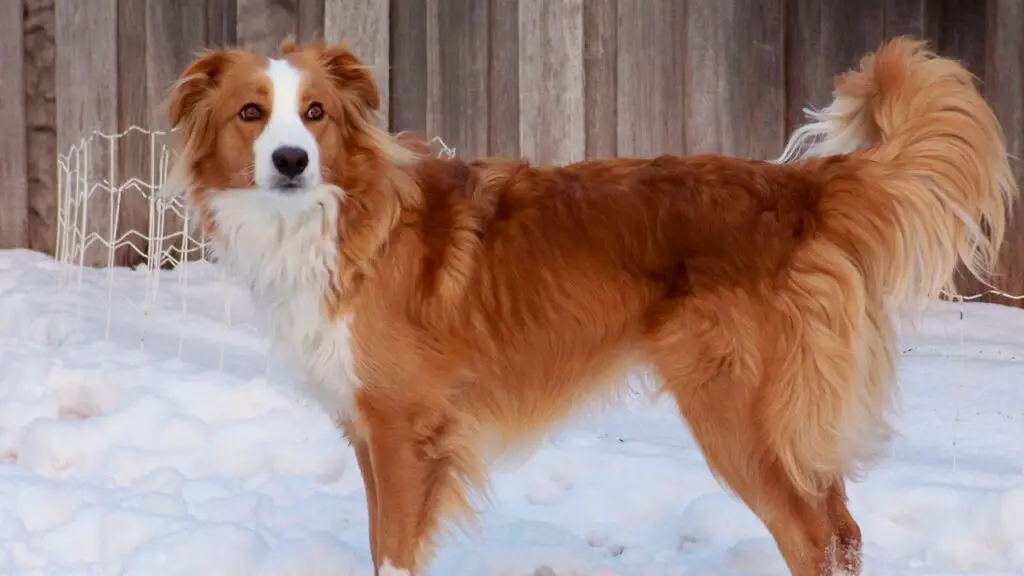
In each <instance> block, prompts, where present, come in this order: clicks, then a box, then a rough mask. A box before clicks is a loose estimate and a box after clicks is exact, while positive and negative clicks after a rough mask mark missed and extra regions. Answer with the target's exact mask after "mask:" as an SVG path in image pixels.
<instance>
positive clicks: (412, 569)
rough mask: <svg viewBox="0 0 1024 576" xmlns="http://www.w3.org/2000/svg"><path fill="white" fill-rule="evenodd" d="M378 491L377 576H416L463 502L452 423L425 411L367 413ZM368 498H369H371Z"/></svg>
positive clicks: (394, 409)
mask: <svg viewBox="0 0 1024 576" xmlns="http://www.w3.org/2000/svg"><path fill="white" fill-rule="evenodd" d="M366 415H367V416H368V417H367V419H366V420H367V423H368V425H369V430H368V434H367V445H368V447H369V456H370V461H371V464H370V467H371V469H372V474H373V477H374V486H375V489H376V502H377V506H376V530H374V529H373V528H372V527H371V532H374V531H375V532H376V553H375V558H374V565H375V566H376V567H377V575H378V576H407V575H409V576H414V575H416V574H418V571H419V570H422V569H423V567H424V564H425V563H426V562H427V561H428V560H429V558H430V557H431V555H432V552H433V546H434V543H435V542H434V539H435V536H436V533H437V530H438V527H439V525H440V523H441V521H442V520H443V519H444V518H443V516H444V515H445V514H447V513H448V512H450V510H449V507H450V505H451V504H452V503H453V502H456V501H461V500H462V498H461V496H462V492H461V486H460V484H459V482H458V479H457V478H456V475H455V471H456V470H455V466H454V462H455V461H456V460H457V458H456V457H455V454H454V453H453V448H454V447H455V446H457V443H455V442H453V441H452V434H451V428H452V427H451V426H450V422H449V421H448V420H447V419H446V418H445V416H444V415H443V414H442V413H439V412H437V411H435V410H432V409H430V408H427V407H424V406H414V407H409V408H407V409H406V408H398V407H397V406H396V405H395V404H391V403H388V404H387V408H386V409H385V410H379V409H377V410H374V409H371V410H368V411H367V413H366ZM368 495H369V494H368Z"/></svg>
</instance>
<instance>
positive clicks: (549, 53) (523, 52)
mask: <svg viewBox="0 0 1024 576" xmlns="http://www.w3.org/2000/svg"><path fill="white" fill-rule="evenodd" d="M519 79H520V82H521V86H522V87H526V89H525V90H520V92H519V104H520V110H519V143H520V146H521V148H522V150H521V154H522V155H523V156H524V157H526V158H528V159H530V160H531V161H533V162H537V163H540V164H567V163H570V162H576V161H580V160H583V159H584V158H585V157H586V152H587V142H586V129H585V126H584V125H585V120H586V116H585V112H584V103H585V99H584V90H583V88H584V86H583V0H560V1H559V2H548V1H547V0H520V3H519Z"/></svg>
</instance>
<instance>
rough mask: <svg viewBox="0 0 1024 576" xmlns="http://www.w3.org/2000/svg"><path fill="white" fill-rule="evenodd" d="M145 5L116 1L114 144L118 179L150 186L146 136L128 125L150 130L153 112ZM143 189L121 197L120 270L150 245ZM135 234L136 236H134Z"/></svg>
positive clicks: (131, 188) (136, 188)
mask: <svg viewBox="0 0 1024 576" xmlns="http://www.w3.org/2000/svg"><path fill="white" fill-rule="evenodd" d="M147 44H148V43H147V39H146V2H144V1H141V0H118V3H117V78H118V80H117V102H118V105H117V122H118V130H119V131H120V132H122V133H124V136H122V137H121V138H120V139H119V140H118V142H117V174H116V177H117V180H119V181H120V182H123V183H129V182H132V181H133V180H134V181H136V182H140V183H151V182H152V180H153V177H152V174H151V173H150V172H151V170H150V149H149V148H150V147H149V137H148V136H147V135H146V134H145V133H142V132H138V131H134V130H132V131H131V132H128V131H129V130H130V129H131V128H132V127H137V128H142V129H147V128H149V124H150V119H151V115H152V112H151V110H150V108H151V106H150V103H149V93H148V92H149V91H148V89H147V87H146V76H147V74H146V52H147V49H148V46H147ZM145 192H147V190H145V189H144V188H143V187H142V186H141V185H135V186H126V187H125V188H124V189H123V190H122V192H121V194H120V211H119V213H118V223H117V224H118V226H117V228H118V235H119V236H121V235H124V236H125V241H126V242H128V245H126V246H124V247H122V248H119V249H118V250H117V253H116V254H115V255H114V260H115V264H116V265H118V266H134V265H136V264H139V263H141V262H143V261H144V260H145V259H144V257H143V255H145V254H146V250H147V247H148V241H147V239H146V232H148V229H149V226H148V225H149V202H148V199H147V198H146V196H145ZM132 231H134V232H135V233H132Z"/></svg>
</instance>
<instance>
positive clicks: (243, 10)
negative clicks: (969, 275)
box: [0, 0, 1024, 293]
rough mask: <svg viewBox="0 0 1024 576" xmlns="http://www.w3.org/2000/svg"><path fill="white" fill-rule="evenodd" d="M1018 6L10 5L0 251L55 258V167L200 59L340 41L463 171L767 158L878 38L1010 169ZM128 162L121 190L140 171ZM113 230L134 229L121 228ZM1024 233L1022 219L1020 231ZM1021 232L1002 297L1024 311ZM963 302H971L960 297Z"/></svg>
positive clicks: (69, 1)
mask: <svg viewBox="0 0 1024 576" xmlns="http://www.w3.org/2000/svg"><path fill="white" fill-rule="evenodd" d="M1022 5H1024V2H1021V0H857V1H852V0H390V2H389V1H388V0H88V1H86V0H56V1H54V0H3V1H0V133H2V135H3V136H2V138H0V247H24V246H28V247H31V248H33V249H37V250H43V251H48V252H49V251H52V250H53V246H54V239H55V225H56V224H55V213H56V186H55V184H56V183H55V171H56V168H55V156H56V154H57V153H58V151H65V150H67V149H68V147H69V146H71V145H72V144H73V143H74V142H76V141H78V140H79V139H80V138H81V137H82V136H83V134H85V133H87V132H88V131H91V130H102V131H105V132H117V131H119V130H122V129H124V128H126V127H128V126H130V125H132V124H137V125H141V126H146V127H150V128H162V127H165V126H164V124H165V120H164V118H163V116H162V115H161V114H159V113H157V112H156V107H155V105H156V104H158V103H160V102H161V101H163V100H164V98H165V97H166V93H167V89H168V87H169V86H170V84H171V83H172V82H173V81H174V79H175V78H176V76H177V75H178V74H179V73H180V72H181V70H182V69H183V67H184V66H185V65H186V64H187V63H188V62H189V61H190V59H191V58H192V57H193V55H194V53H195V52H196V51H198V50H199V49H201V48H203V47H206V46H217V45H220V46H223V45H233V44H238V43H243V44H252V45H256V46H258V47H261V48H272V47H274V46H275V45H277V44H278V42H279V41H280V40H281V39H282V38H284V37H285V36H287V35H289V34H291V35H295V36H297V37H298V38H299V39H303V40H304V39H310V38H314V37H323V38H326V39H327V40H328V41H337V40H342V39H345V40H348V41H349V42H350V43H351V44H352V45H353V46H354V47H355V49H356V50H357V51H358V52H359V54H360V55H361V56H362V57H363V58H364V59H365V60H366V61H367V62H368V63H369V64H371V65H372V66H373V67H374V70H375V73H376V76H377V78H378V80H379V82H380V84H381V86H382V88H383V91H384V100H385V102H386V103H387V104H386V106H385V110H386V116H387V122H388V125H389V127H390V128H391V129H392V130H402V129H415V130H422V131H425V132H426V133H427V134H428V135H431V136H434V135H438V136H441V137H443V138H444V139H445V141H446V142H448V143H449V144H450V145H452V146H454V147H456V148H457V150H458V153H459V155H460V156H462V157H477V156H481V155H485V154H494V155H506V156H519V155H522V156H525V157H529V158H531V159H533V160H535V161H538V162H556V163H559V162H568V161H573V160H579V159H583V158H588V157H596V156H612V155H621V156H633V155H651V154H658V153H666V152H668V153H688V152H698V151H718V152H724V153H728V154H734V155H739V156H746V157H756V158H767V157H772V156H774V155H776V154H777V153H778V152H779V151H780V149H781V146H782V143H783V142H784V140H785V136H786V134H787V132H788V131H789V129H790V128H791V127H792V126H793V125H794V124H795V123H797V122H799V121H800V120H801V108H802V107H803V106H805V105H807V104H811V105H815V106H819V105H822V104H824V103H826V102H827V101H828V100H829V94H830V92H831V88H832V78H833V75H834V74H836V73H838V72H841V71H843V70H845V69H847V68H848V67H850V66H852V65H854V64H855V63H856V60H857V59H858V58H859V57H860V56H861V55H862V54H863V53H865V52H868V51H871V50H873V49H875V48H876V47H877V46H878V45H879V43H880V42H881V41H882V40H883V39H884V38H886V37H891V36H894V35H897V34H903V33H910V34H914V35H918V36H923V37H926V38H928V39H930V40H932V41H933V43H934V45H935V47H937V48H938V49H939V51H940V52H941V53H943V54H946V55H950V56H954V57H958V58H961V59H963V60H964V61H965V62H967V64H968V65H969V66H970V67H971V68H972V70H973V71H974V72H975V73H976V74H977V75H978V77H979V80H980V81H982V82H983V84H984V90H985V92H986V97H987V98H988V99H989V101H990V102H991V103H992V104H993V106H994V107H995V109H996V111H997V113H998V114H999V117H1000V118H1001V120H1002V122H1003V125H1004V129H1005V130H1006V132H1007V135H1008V138H1009V143H1010V148H1011V150H1012V152H1013V153H1014V154H1020V153H1021V148H1022V142H1024V94H1022V82H1024V74H1022V65H1024V33H1022V32H1024V6H1022ZM147 154H148V151H147V150H145V149H144V147H142V146H134V147H133V146H122V147H121V148H120V149H119V151H118V155H119V158H118V160H119V164H120V166H121V170H122V171H123V172H125V173H128V172H131V171H132V170H142V169H143V167H144V166H148V162H149V159H148V156H147ZM126 210H127V212H126V213H123V215H122V220H121V223H120V226H121V227H122V228H123V229H127V228H135V229H145V226H146V222H145V218H146V215H145V211H144V210H138V209H135V210H131V209H130V207H128V208H126ZM1022 220H1024V214H1022V212H1021V210H1018V212H1017V214H1016V218H1015V221H1017V222H1019V221H1022ZM1022 248H1024V230H1022V227H1021V226H1014V227H1013V228H1012V230H1011V234H1010V239H1009V243H1008V246H1007V250H1006V252H1005V254H1004V259H1003V262H1004V269H1003V275H1002V277H1001V278H1000V281H999V282H1000V285H1001V287H1002V288H1003V289H1005V290H1007V291H1011V292H1015V293H1024V249H1022ZM965 288H967V289H975V288H977V287H976V286H973V285H971V286H965Z"/></svg>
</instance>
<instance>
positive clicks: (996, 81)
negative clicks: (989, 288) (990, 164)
mask: <svg viewBox="0 0 1024 576" xmlns="http://www.w3.org/2000/svg"><path fill="white" fill-rule="evenodd" d="M986 12H987V17H986V36H987V50H986V60H985V70H984V80H985V97H986V99H987V100H988V102H989V104H991V106H992V109H993V110H994V111H995V113H996V116H997V117H998V118H999V122H1000V124H1002V127H1003V133H1004V134H1005V136H1006V145H1007V148H1008V151H1009V153H1010V155H1011V156H1012V157H1013V158H1014V160H1013V162H1014V166H1013V167H1014V172H1015V175H1016V176H1017V183H1018V184H1019V185H1024V166H1022V165H1021V160H1019V159H1020V158H1022V157H1024V74H1022V73H1021V72H1022V71H1024V35H1022V34H1021V32H1022V31H1024V5H1022V4H1021V2H1019V0H988V2H987V5H986ZM1008 220H1009V222H1010V226H1009V230H1008V231H1007V236H1006V243H1005V244H1004V246H1003V250H1002V253H1001V254H1000V256H1001V258H1000V265H1001V266H1000V270H999V271H998V276H997V277H996V278H995V279H994V284H995V285H996V286H997V287H999V288H1002V289H1003V290H1008V291H1011V292H1012V293H1014V294H1022V293H1024V203H1021V202H1018V203H1017V205H1016V206H1015V207H1014V210H1013V212H1012V213H1011V214H1009V215H1008ZM985 288H986V287H983V286H980V285H971V286H968V285H965V286H963V288H962V289H963V290H968V289H971V290H972V291H973V292H980V291H982V290H983V289H985ZM992 301H993V302H998V303H1001V304H1010V302H1008V301H1007V300H1005V299H1003V298H994V299H992ZM1016 305H1017V306H1024V302H1020V301H1017V302H1016Z"/></svg>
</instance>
